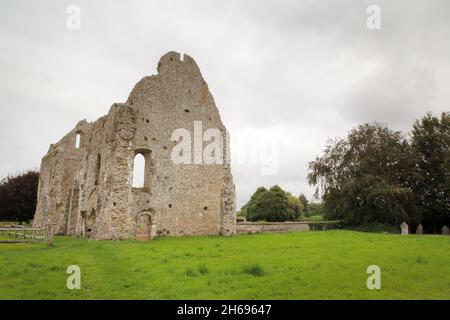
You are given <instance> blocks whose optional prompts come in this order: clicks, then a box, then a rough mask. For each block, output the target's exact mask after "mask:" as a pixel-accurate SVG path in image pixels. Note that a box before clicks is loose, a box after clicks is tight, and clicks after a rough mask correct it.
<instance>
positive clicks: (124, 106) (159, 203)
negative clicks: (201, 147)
mask: <svg viewBox="0 0 450 320" xmlns="http://www.w3.org/2000/svg"><path fill="white" fill-rule="evenodd" d="M157 70H158V74H157V75H152V76H146V77H144V78H143V79H142V80H141V81H139V82H138V83H137V84H136V85H135V87H134V89H133V90H132V92H131V94H130V96H129V98H128V100H127V102H126V103H115V104H113V105H112V107H111V109H110V111H109V113H108V114H107V115H105V116H103V117H101V118H99V119H98V120H97V121H95V122H93V123H89V122H87V121H86V120H83V121H81V122H79V123H78V124H77V125H76V127H75V128H74V129H73V130H72V131H70V132H69V133H68V134H67V135H65V136H64V137H63V138H62V139H61V140H60V141H59V142H57V143H55V144H52V145H50V149H49V151H48V153H47V155H45V156H44V157H43V159H42V163H41V169H40V179H39V188H38V202H37V208H36V213H35V216H34V222H33V226H34V227H42V226H51V227H52V228H53V231H54V233H55V234H58V235H74V236H84V237H88V238H91V239H127V238H138V239H151V238H153V237H155V236H165V235H170V236H183V235H218V234H222V235H232V234H235V232H236V218H235V191H234V184H233V177H232V175H231V169H230V164H229V163H227V162H224V163H221V164H176V163H174V162H173V161H172V159H171V151H172V148H173V147H174V145H176V143H177V142H176V141H172V140H171V134H172V132H174V130H176V129H179V128H184V129H186V130H188V131H189V132H190V134H191V135H192V136H193V130H194V126H193V124H194V121H201V122H202V126H203V130H207V129H209V128H215V129H219V130H220V132H222V135H223V140H224V141H226V139H227V136H228V135H227V131H226V128H225V127H224V125H223V123H222V121H221V118H220V115H219V111H218V109H217V107H216V105H215V102H214V99H213V97H212V95H211V93H210V91H209V89H208V85H207V84H206V82H205V80H204V79H203V77H202V75H201V73H200V70H199V68H198V66H197V64H196V63H195V61H194V60H193V59H192V58H191V57H189V56H188V55H184V57H183V59H180V54H179V53H176V52H169V53H167V54H165V55H164V56H163V57H161V59H160V61H159V63H158V68H157ZM228 146H229V143H224V144H223V151H224V152H223V154H224V155H225V154H229V153H228V151H229V150H226V148H228ZM137 154H142V155H143V156H144V158H145V172H144V186H143V188H133V187H132V180H133V162H134V158H135V156H136V155H137Z"/></svg>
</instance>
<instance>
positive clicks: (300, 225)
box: [236, 222, 310, 234]
mask: <svg viewBox="0 0 450 320" xmlns="http://www.w3.org/2000/svg"><path fill="white" fill-rule="evenodd" d="M309 230H310V228H309V224H308V223H306V222H271V223H259V222H240V223H238V224H237V225H236V232H237V233H238V234H244V233H259V232H293V231H309Z"/></svg>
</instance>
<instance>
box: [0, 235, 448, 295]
mask: <svg viewBox="0 0 450 320" xmlns="http://www.w3.org/2000/svg"><path fill="white" fill-rule="evenodd" d="M69 265H78V266H79V267H80V268H81V290H69V289H67V288H66V280H67V277H68V276H69V275H67V274H66V269H67V267H68V266H69ZM369 265H378V266H380V268H381V290H368V289H367V287H366V280H367V277H368V276H369V275H368V274H366V269H367V267H368V266H369ZM449 270H450V237H445V236H425V235H424V236H415V235H408V236H401V235H392V234H375V233H362V232H353V231H341V230H335V231H325V232H305V233H287V234H257V235H242V236H235V237H192V238H159V239H157V240H154V241H148V242H138V241H131V240H130V241H120V242H114V241H88V240H84V239H75V238H68V237H56V238H55V243H54V247H46V246H44V245H42V244H0V299H450V272H449Z"/></svg>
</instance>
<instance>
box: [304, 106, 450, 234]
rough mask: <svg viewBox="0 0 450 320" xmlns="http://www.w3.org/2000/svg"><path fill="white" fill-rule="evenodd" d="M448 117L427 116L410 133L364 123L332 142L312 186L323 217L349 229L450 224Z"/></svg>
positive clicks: (312, 170) (313, 168)
mask: <svg viewBox="0 0 450 320" xmlns="http://www.w3.org/2000/svg"><path fill="white" fill-rule="evenodd" d="M449 147H450V113H449V112H444V113H442V114H441V116H440V117H438V116H433V115H432V114H431V113H427V114H426V115H425V116H424V117H423V118H422V119H420V120H416V122H415V123H414V125H413V128H412V130H411V132H409V133H407V134H404V133H402V132H400V131H394V130H392V129H390V128H388V127H387V126H386V125H385V124H382V123H366V124H362V125H359V126H358V127H357V128H354V129H352V130H351V131H350V132H349V134H348V136H347V137H346V138H338V139H335V140H333V141H329V142H328V144H327V146H326V148H325V150H324V153H323V155H322V156H320V157H316V159H315V160H314V161H312V162H310V163H309V174H308V181H309V183H310V184H311V185H314V186H315V187H316V194H315V195H316V196H317V197H321V198H322V200H323V204H324V212H325V216H326V218H328V219H342V220H344V221H345V222H346V223H347V224H349V225H361V224H369V223H387V224H393V225H398V224H399V223H401V222H402V221H406V222H408V223H422V222H423V221H433V222H435V223H436V222H438V221H448V220H450V148H449Z"/></svg>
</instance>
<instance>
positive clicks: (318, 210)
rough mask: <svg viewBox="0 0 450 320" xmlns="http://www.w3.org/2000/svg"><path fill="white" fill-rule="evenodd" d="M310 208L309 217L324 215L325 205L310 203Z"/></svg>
mask: <svg viewBox="0 0 450 320" xmlns="http://www.w3.org/2000/svg"><path fill="white" fill-rule="evenodd" d="M308 206H309V216H320V215H323V212H324V209H323V203H321V202H310V203H309V204H308Z"/></svg>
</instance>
